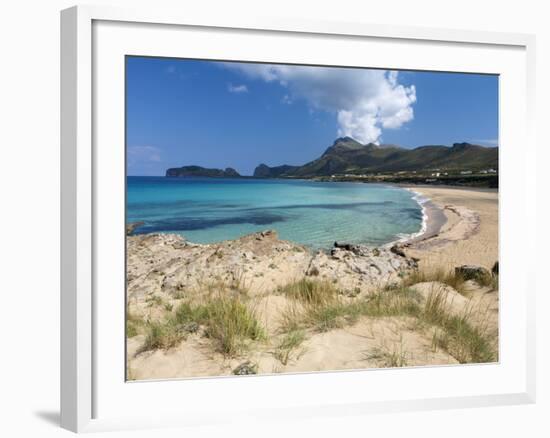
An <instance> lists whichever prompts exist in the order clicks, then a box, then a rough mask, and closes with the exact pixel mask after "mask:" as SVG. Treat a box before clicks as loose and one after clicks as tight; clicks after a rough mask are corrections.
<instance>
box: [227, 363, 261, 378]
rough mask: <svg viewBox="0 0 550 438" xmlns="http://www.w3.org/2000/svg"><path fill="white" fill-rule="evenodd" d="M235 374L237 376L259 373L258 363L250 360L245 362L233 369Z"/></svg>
mask: <svg viewBox="0 0 550 438" xmlns="http://www.w3.org/2000/svg"><path fill="white" fill-rule="evenodd" d="M233 374H235V375H236V376H247V375H250V374H258V365H256V364H253V363H252V362H250V361H248V360H247V361H246V362H243V363H242V364H240V365H239V366H238V367H237V368H235V369H234V370H233Z"/></svg>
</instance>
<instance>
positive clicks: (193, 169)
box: [166, 166, 241, 178]
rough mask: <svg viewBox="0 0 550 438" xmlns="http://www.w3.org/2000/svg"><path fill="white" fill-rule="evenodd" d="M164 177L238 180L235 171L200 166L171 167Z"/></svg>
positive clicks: (237, 174)
mask: <svg viewBox="0 0 550 438" xmlns="http://www.w3.org/2000/svg"><path fill="white" fill-rule="evenodd" d="M166 176H176V177H186V176H187V177H189V176H204V177H209V178H238V177H240V176H241V175H239V172H237V171H236V170H235V169H233V168H231V167H228V168H226V169H225V170H222V169H208V168H206V167H201V166H183V167H173V168H171V169H168V170H166Z"/></svg>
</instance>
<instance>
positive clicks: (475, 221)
mask: <svg viewBox="0 0 550 438" xmlns="http://www.w3.org/2000/svg"><path fill="white" fill-rule="evenodd" d="M407 188H408V189H409V190H412V191H414V192H416V193H419V194H420V195H422V196H423V197H426V198H429V199H430V201H431V203H433V204H434V205H435V207H436V208H439V209H440V211H442V212H443V214H444V215H445V218H446V222H445V223H444V224H443V225H442V226H440V225H441V224H439V226H438V224H436V228H440V229H439V231H437V230H435V231H433V230H432V232H431V233H429V234H434V233H435V235H432V236H431V237H430V236H429V234H428V237H427V238H424V239H423V238H420V239H418V240H416V241H414V242H413V243H412V244H411V246H410V247H409V248H408V249H407V254H408V255H410V256H413V257H417V258H419V259H420V261H419V267H420V269H439V268H441V269H445V270H449V269H453V268H454V267H456V266H459V265H479V266H483V267H485V268H487V269H491V268H492V266H493V264H494V263H495V262H496V261H497V260H498V192H497V191H496V190H487V189H470V188H456V187H433V186H430V187H419V186H413V187H407ZM427 210H428V211H427V213H428V230H429V229H430V228H433V226H434V224H433V223H430V222H431V221H432V218H431V217H430V216H434V212H430V209H429V208H428V209H427Z"/></svg>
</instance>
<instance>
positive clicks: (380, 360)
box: [365, 337, 408, 368]
mask: <svg viewBox="0 0 550 438" xmlns="http://www.w3.org/2000/svg"><path fill="white" fill-rule="evenodd" d="M407 356H408V354H407V351H406V350H405V345H404V343H403V338H402V337H401V338H400V340H399V344H397V345H392V347H391V348H390V347H388V346H387V345H386V344H385V343H384V344H382V345H380V346H379V347H376V348H374V349H373V350H371V351H370V352H369V353H367V354H366V355H365V357H366V358H367V359H369V360H375V361H376V362H377V364H378V366H380V367H383V368H401V367H406V366H407V365H408V362H407Z"/></svg>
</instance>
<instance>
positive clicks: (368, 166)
mask: <svg viewBox="0 0 550 438" xmlns="http://www.w3.org/2000/svg"><path fill="white" fill-rule="evenodd" d="M489 168H493V169H498V147H492V148H490V147H484V146H479V145H474V144H470V143H455V144H453V146H452V147H449V146H443V145H429V146H420V147H417V148H415V149H405V148H402V147H399V146H396V145H391V144H382V145H377V144H374V143H368V144H361V143H359V142H358V141H356V140H354V139H353V138H351V137H342V138H338V139H336V140H335V141H334V143H333V144H332V145H331V146H330V147H328V148H327V149H326V150H325V152H324V153H323V155H321V156H320V157H319V158H317V159H316V160H313V161H310V162H309V163H306V164H304V165H303V166H288V165H283V166H277V167H269V166H267V165H265V164H260V165H259V166H258V167H256V170H255V171H254V176H255V177H259V178H275V177H313V176H329V175H333V174H344V173H352V174H365V173H371V172H399V171H423V170H426V171H427V170H434V169H439V170H445V171H458V170H472V171H475V170H481V169H489Z"/></svg>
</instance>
